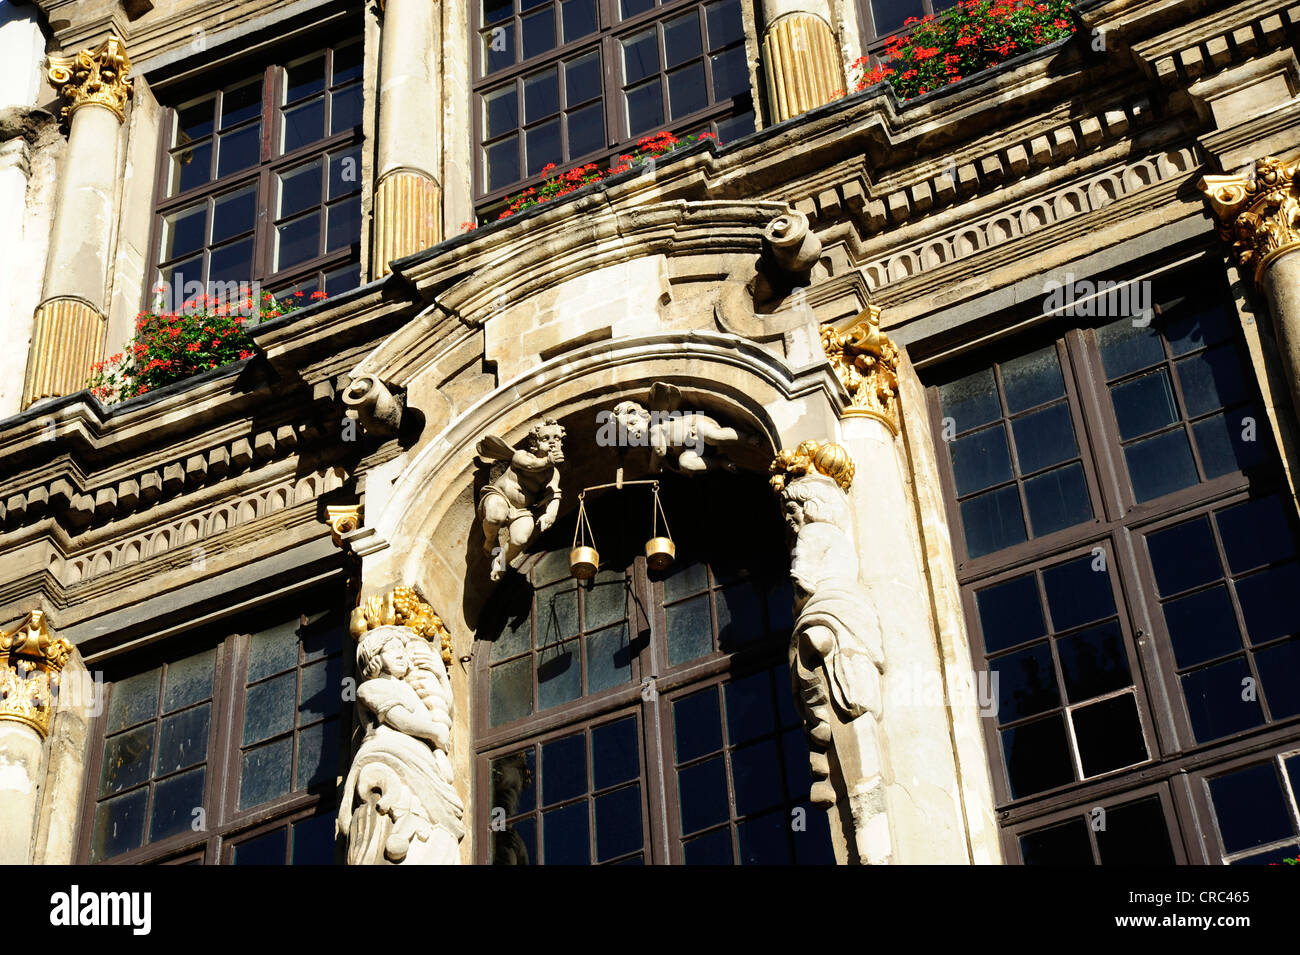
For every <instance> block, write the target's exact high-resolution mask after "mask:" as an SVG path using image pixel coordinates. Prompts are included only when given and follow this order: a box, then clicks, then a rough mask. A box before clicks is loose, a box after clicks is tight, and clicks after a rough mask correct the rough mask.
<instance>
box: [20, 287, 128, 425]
mask: <svg viewBox="0 0 1300 955" xmlns="http://www.w3.org/2000/svg"><path fill="white" fill-rule="evenodd" d="M107 325H108V323H107V320H106V319H105V318H104V316H102V315H101V314H100V313H99V312H98V311H97V310H96V309H94V308H92V307H91V306H89V305H87V304H86V303H85V302H83V301H81V300H80V299H69V298H65V299H53V300H51V301H48V302H45V303H44V304H42V305H41V306H40V307H39V308H37V309H36V317H35V320H34V321H33V323H32V345H31V349H30V351H29V352H28V353H27V375H26V377H25V379H24V380H23V398H22V407H23V408H27V407H28V406H29V405H31V404H32V403H33V402H36V401H40V400H41V399H42V398H54V397H58V396H60V395H70V394H73V393H75V392H78V391H81V390H82V389H83V388H85V387H86V382H87V380H88V379H89V378H90V367H91V365H93V364H94V363H95V362H96V361H98V360H99V356H100V354H101V353H102V352H103V349H104V333H105V329H106V328H107Z"/></svg>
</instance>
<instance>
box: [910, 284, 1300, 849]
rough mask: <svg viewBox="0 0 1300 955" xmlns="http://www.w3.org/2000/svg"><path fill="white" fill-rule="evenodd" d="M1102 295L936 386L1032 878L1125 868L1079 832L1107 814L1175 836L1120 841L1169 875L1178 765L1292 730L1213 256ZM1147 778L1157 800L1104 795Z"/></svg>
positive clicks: (1252, 423)
mask: <svg viewBox="0 0 1300 955" xmlns="http://www.w3.org/2000/svg"><path fill="white" fill-rule="evenodd" d="M1097 288H1099V289H1101V290H1102V291H1101V293H1100V294H1098V295H1097V296H1094V297H1093V298H1090V299H1081V300H1080V302H1079V303H1077V304H1073V305H1071V306H1069V308H1070V311H1071V314H1074V315H1084V316H1097V317H1095V318H1092V319H1091V320H1087V319H1085V320H1084V322H1083V323H1081V327H1076V328H1069V327H1068V326H1066V329H1065V330H1057V328H1052V327H1050V326H1049V327H1047V328H1046V330H1045V331H1043V332H1040V333H1037V334H1038V337H1037V338H1032V337H1031V338H1028V339H1023V340H1020V341H1017V342H1015V343H1014V344H1011V345H1007V346H1000V347H999V351H998V353H997V354H996V355H989V354H985V355H983V356H977V357H974V358H972V359H968V360H966V361H965V362H964V363H963V364H961V365H956V366H953V367H951V368H950V369H948V370H947V371H945V372H944V373H942V374H941V375H940V376H939V377H938V378H937V379H936V380H935V382H934V383H933V384H932V386H931V387H930V389H929V390H930V398H931V408H932V414H933V424H934V427H935V431H936V434H938V435H940V441H939V443H940V445H941V451H940V462H941V464H940V469H941V472H942V474H941V478H942V480H943V482H944V484H945V487H946V491H947V495H946V496H947V498H948V502H949V510H950V514H951V517H952V527H953V534H954V550H955V552H956V555H957V565H958V567H957V569H958V576H959V579H960V581H961V583H962V585H963V591H964V599H965V605H966V613H967V620H968V622H969V625H970V630H971V633H972V645H973V650H974V652H975V658H976V667H977V668H978V669H986V670H987V671H988V673H989V674H990V677H991V678H994V679H995V680H996V682H993V680H992V679H991V681H990V682H991V684H992V686H995V687H996V688H997V690H996V692H997V701H998V707H997V711H996V715H995V716H994V717H992V718H990V719H987V720H985V723H986V740H987V742H988V746H989V750H990V753H991V754H992V759H993V764H994V785H995V790H996V792H997V797H998V801H999V802H1000V804H1001V805H1002V806H1004V807H1007V809H1008V812H1007V813H1006V814H1005V819H1006V823H1005V824H1006V826H1007V840H1008V842H1007V845H1008V851H1009V854H1010V855H1011V856H1013V857H1016V856H1017V855H1018V856H1019V857H1020V858H1022V859H1023V860H1024V861H1026V862H1034V861H1051V860H1056V861H1058V862H1080V863H1084V862H1087V863H1092V862H1100V863H1108V862H1112V861H1120V860H1127V861H1141V860H1137V859H1134V858H1132V857H1131V855H1126V854H1125V853H1126V851H1127V850H1122V849H1119V848H1114V847H1115V846H1116V845H1117V843H1116V842H1115V841H1114V840H1113V839H1110V840H1109V841H1108V840H1107V839H1104V838H1102V839H1099V838H1098V837H1097V834H1096V831H1095V830H1093V829H1091V828H1090V826H1089V824H1090V821H1091V820H1090V819H1089V818H1086V815H1087V812H1091V811H1092V810H1094V809H1096V808H1097V807H1102V808H1105V807H1107V806H1114V807H1118V808H1117V809H1116V810H1115V812H1114V813H1111V818H1112V819H1114V818H1119V819H1121V820H1137V819H1139V818H1144V819H1145V818H1148V817H1149V818H1150V819H1152V820H1154V819H1156V818H1157V817H1158V818H1159V819H1160V820H1161V824H1160V826H1159V827H1158V828H1151V827H1148V829H1149V831H1151V832H1156V833H1166V834H1168V835H1169V839H1168V842H1166V840H1165V839H1164V838H1163V836H1161V837H1160V838H1154V837H1153V841H1149V842H1144V843H1131V844H1130V845H1143V846H1145V848H1144V849H1143V852H1144V853H1145V854H1146V858H1147V860H1148V861H1153V862H1155V861H1161V860H1164V861H1167V860H1168V859H1169V858H1170V855H1169V854H1170V853H1171V852H1172V853H1173V854H1174V856H1176V857H1178V858H1182V855H1181V853H1182V852H1183V849H1182V848H1180V846H1181V845H1182V844H1183V842H1184V841H1186V844H1189V845H1190V844H1193V843H1195V842H1197V841H1199V840H1198V837H1196V835H1195V833H1192V834H1190V835H1189V834H1188V833H1187V832H1186V831H1185V828H1186V827H1190V826H1193V825H1195V823H1194V819H1195V818H1196V815H1195V814H1193V813H1191V812H1190V811H1189V810H1186V809H1183V810H1177V809H1176V807H1177V806H1180V805H1182V806H1186V805H1187V804H1188V801H1189V800H1192V799H1193V798H1194V797H1193V795H1191V794H1185V798H1180V799H1174V798H1173V794H1174V792H1175V790H1176V788H1177V787H1178V786H1180V785H1183V784H1181V783H1178V782H1177V780H1176V778H1175V777H1176V775H1177V774H1178V772H1179V771H1180V769H1186V768H1196V769H1198V770H1202V771H1203V772H1204V773H1206V774H1208V775H1209V776H1213V775H1214V772H1215V770H1214V769H1213V768H1211V769H1209V770H1205V769H1204V767H1205V766H1206V764H1207V761H1208V762H1209V763H1210V764H1211V765H1212V766H1213V765H1219V763H1215V760H1216V758H1217V759H1219V760H1220V762H1221V760H1223V759H1227V758H1229V757H1230V756H1231V755H1232V754H1233V752H1234V751H1235V750H1234V746H1239V745H1240V742H1241V740H1242V738H1243V736H1245V735H1247V734H1256V735H1258V734H1259V733H1261V732H1265V731H1268V732H1271V733H1273V734H1274V735H1276V734H1285V735H1289V736H1292V737H1295V736H1297V735H1300V734H1297V728H1300V723H1297V721H1296V720H1295V719H1294V717H1297V716H1300V677H1297V674H1300V618H1297V616H1296V615H1295V613H1294V612H1293V611H1292V610H1291V609H1290V608H1289V605H1288V604H1287V598H1286V595H1287V594H1288V593H1289V592H1291V591H1290V589H1289V588H1291V587H1295V586H1300V563H1298V562H1297V544H1298V542H1300V532H1298V531H1297V525H1296V515H1295V513H1294V504H1293V500H1292V498H1291V497H1290V495H1289V493H1288V492H1287V490H1286V485H1285V481H1284V479H1283V475H1282V472H1281V467H1280V461H1279V460H1278V455H1277V452H1276V450H1275V448H1274V447H1273V445H1272V444H1271V442H1270V438H1269V426H1268V421H1267V419H1266V418H1265V417H1264V415H1263V412H1262V401H1261V399H1260V395H1259V393H1258V389H1257V387H1256V386H1255V384H1254V380H1253V375H1252V373H1251V371H1250V369H1249V360H1248V357H1247V354H1246V351H1245V346H1244V343H1243V341H1242V339H1241V333H1240V331H1239V328H1238V324H1237V316H1236V309H1235V305H1234V303H1233V301H1232V299H1231V296H1230V295H1229V292H1228V289H1227V284H1226V280H1225V279H1224V278H1223V277H1222V273H1221V270H1218V269H1215V268H1213V267H1212V265H1211V264H1210V263H1208V262H1206V263H1201V264H1193V265H1191V266H1189V267H1183V268H1175V269H1172V270H1166V271H1164V272H1161V273H1159V274H1157V275H1155V276H1153V277H1151V278H1148V279H1144V280H1142V281H1139V282H1134V283H1132V284H1129V285H1120V286H1114V283H1112V284H1111V287H1110V288H1109V290H1107V288H1106V286H1105V285H1104V284H1103V283H1097ZM1147 296H1149V301H1148V299H1147ZM1143 302H1148V304H1150V305H1151V306H1152V307H1151V310H1150V312H1149V313H1145V314H1144V312H1145V309H1144V308H1143V307H1142V305H1141V304H1139V303H1143ZM1056 321H1057V322H1061V323H1062V324H1064V318H1063V317H1061V318H1058V319H1056ZM1075 323H1078V322H1077V319H1076V321H1075ZM1058 327H1059V326H1058ZM1192 753H1195V754H1196V755H1195V760H1196V761H1195V762H1194V763H1192V764H1190V765H1188V764H1187V761H1188V760H1189V759H1190V758H1191V757H1190V755H1186V754H1192ZM1207 754H1208V755H1207ZM1139 772H1140V773H1141V775H1138V773H1139ZM1153 776H1155V777H1163V778H1166V779H1168V780H1169V782H1167V783H1165V784H1162V785H1160V786H1156V787H1155V788H1153V789H1152V790H1151V792H1150V795H1149V796H1147V797H1144V799H1142V800H1135V801H1134V800H1129V799H1128V798H1127V797H1125V798H1120V794H1121V793H1123V792H1124V791H1125V790H1126V789H1130V790H1131V789H1132V788H1133V786H1134V785H1135V784H1136V783H1137V782H1138V781H1145V782H1149V781H1150V779H1151V778H1152V777H1153ZM1213 788H1214V787H1213V785H1212V784H1211V785H1210V789H1209V791H1210V792H1212V791H1213ZM1129 795H1131V793H1130V794H1129ZM1195 798H1196V799H1198V800H1201V803H1202V804H1203V805H1204V807H1205V809H1206V811H1205V812H1204V813H1202V814H1201V816H1200V818H1210V817H1212V816H1213V815H1214V813H1213V812H1212V811H1210V804H1209V803H1205V799H1206V798H1208V797H1206V796H1204V794H1202V795H1197V796H1195ZM1121 809H1122V812H1121V811H1120V810H1121ZM1085 810H1086V811H1087V812H1085ZM1107 811H1108V812H1110V810H1107ZM1180 813H1181V814H1180ZM1047 823H1050V825H1049V824H1047ZM1124 824H1125V825H1128V824H1129V823H1128V822H1125V823H1124ZM1133 825H1134V826H1136V825H1137V823H1136V822H1134V823H1133ZM1144 825H1145V823H1144ZM1153 825H1154V824H1153ZM1180 834H1181V836H1182V837H1183V839H1180V838H1179V836H1180ZM1205 841H1206V842H1207V843H1209V842H1210V840H1209V839H1208V838H1207V839H1206V840H1205ZM1107 845H1110V846H1112V848H1110V849H1107ZM1171 847H1172V848H1171ZM1222 851H1223V853H1224V854H1225V855H1224V856H1217V857H1216V856H1213V855H1212V856H1211V857H1210V859H1209V861H1218V860H1219V859H1220V858H1223V857H1226V855H1228V854H1231V853H1233V852H1234V851H1236V850H1234V849H1232V848H1229V847H1227V846H1226V845H1225V846H1223V847H1222Z"/></svg>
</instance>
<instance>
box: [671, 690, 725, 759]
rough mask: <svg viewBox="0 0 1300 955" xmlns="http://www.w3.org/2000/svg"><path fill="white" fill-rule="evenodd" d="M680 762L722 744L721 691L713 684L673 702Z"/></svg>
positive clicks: (715, 749)
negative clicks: (719, 693)
mask: <svg viewBox="0 0 1300 955" xmlns="http://www.w3.org/2000/svg"><path fill="white" fill-rule="evenodd" d="M673 732H674V734H675V735H674V739H675V740H676V747H677V750H676V752H677V762H679V763H685V762H687V761H689V760H692V759H695V758H696V757H699V756H705V755H707V754H709V753H716V752H717V751H718V750H720V749H721V748H722V716H721V713H720V712H719V710H718V691H717V690H715V689H713V688H712V687H710V688H709V689H707V690H703V691H701V692H699V693H693V694H692V695H690V696H685V697H682V698H681V699H679V700H676V701H674V702H673Z"/></svg>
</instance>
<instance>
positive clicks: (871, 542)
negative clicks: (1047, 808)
mask: <svg viewBox="0 0 1300 955" xmlns="http://www.w3.org/2000/svg"><path fill="white" fill-rule="evenodd" d="M822 345H823V348H824V349H825V351H826V355H827V358H828V359H829V360H830V363H831V366H832V367H833V368H834V369H835V372H836V375H837V376H838V377H839V379H840V381H841V382H842V383H843V384H844V386H845V388H846V390H847V391H848V393H849V396H850V402H849V406H848V407H847V408H846V409H845V410H844V412H843V415H842V421H841V440H842V442H843V444H844V446H845V448H846V449H847V451H848V453H849V454H850V455H852V457H853V459H854V460H855V461H856V464H857V479H856V481H855V483H854V485H853V488H852V490H851V492H850V497H851V499H852V502H853V510H854V514H855V516H856V526H857V529H856V534H857V538H856V539H857V551H858V560H859V573H860V575H861V580H862V583H863V585H864V586H865V589H866V592H867V594H868V595H869V598H870V600H871V604H872V606H873V607H874V608H875V611H876V613H877V615H878V616H879V619H880V625H881V629H882V634H883V653H884V659H885V661H886V666H885V670H884V680H883V699H882V717H881V726H882V728H883V730H884V735H885V737H886V739H887V740H888V749H887V751H888V768H889V772H890V774H889V775H888V777H887V778H886V780H885V782H884V784H883V787H882V789H883V791H882V792H881V793H879V794H872V797H871V798H872V800H873V805H877V804H878V805H880V806H882V807H883V808H885V809H887V811H888V814H889V820H890V829H891V831H892V834H893V841H894V844H893V848H892V852H891V861H893V862H895V863H945V864H964V863H969V862H970V861H971V858H970V853H969V852H968V851H967V847H966V833H965V826H964V820H963V816H964V813H963V811H962V803H961V795H960V793H961V786H960V779H959V776H958V772H957V767H956V762H955V757H954V754H953V740H952V723H953V720H955V719H961V718H965V717H967V716H969V717H970V718H974V714H973V713H972V714H959V713H956V712H953V711H950V710H949V708H948V700H947V693H946V690H945V684H944V678H943V665H942V662H941V660H940V655H939V650H938V647H937V644H936V637H935V630H934V627H933V625H932V619H931V613H930V588H929V583H928V581H927V578H926V570H925V562H924V558H923V556H922V545H921V536H920V528H919V527H918V525H917V520H916V515H915V509H914V506H913V502H912V498H911V495H910V494H909V483H910V481H909V478H908V474H909V467H908V465H907V462H906V458H905V453H904V448H903V446H902V441H901V440H900V438H899V407H898V394H899V387H898V362H899V353H898V349H897V348H896V347H895V346H894V344H893V343H892V342H891V341H890V340H889V339H888V338H887V337H886V336H885V335H884V334H882V333H881V331H880V309H878V308H876V307H875V306H870V307H868V308H867V309H866V310H865V311H863V312H862V313H861V314H860V315H858V317H857V321H856V322H855V324H854V325H853V326H852V327H850V328H849V329H847V330H846V331H839V330H837V329H835V328H833V327H831V326H826V327H824V328H823V330H822ZM855 818H856V813H855Z"/></svg>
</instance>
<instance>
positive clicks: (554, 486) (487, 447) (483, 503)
mask: <svg viewBox="0 0 1300 955" xmlns="http://www.w3.org/2000/svg"><path fill="white" fill-rule="evenodd" d="M563 440H564V426H563V425H561V424H560V423H559V422H558V421H556V420H555V419H554V418H543V419H541V420H540V421H538V422H536V423H535V424H534V425H533V427H532V429H531V430H530V431H529V432H528V438H527V440H526V442H525V443H526V447H525V448H524V449H522V450H521V449H517V448H513V447H511V446H510V445H509V444H507V443H506V442H505V441H503V440H501V438H498V437H497V436H496V435H488V436H487V437H485V438H483V439H482V440H481V441H479V443H478V446H477V449H476V450H477V451H478V454H479V456H480V457H482V458H485V459H487V460H490V461H508V462H509V467H507V468H506V470H505V471H504V472H503V473H502V474H501V476H500V477H498V478H497V479H496V480H494V481H492V482H491V483H489V484H488V485H487V486H486V487H484V488H483V493H482V495H481V496H480V497H479V501H478V517H479V520H480V521H482V522H483V551H484V553H486V554H487V555H488V556H489V557H491V558H492V579H493V580H500V579H501V578H502V577H503V576H504V575H505V572H506V569H507V568H508V567H509V566H510V565H511V563H512V562H513V561H514V559H515V558H516V557H518V556H519V554H520V553H521V552H522V551H523V549H524V548H525V547H527V546H528V542H529V541H530V540H531V539H532V537H533V534H534V533H540V532H545V531H546V530H548V529H549V528H550V526H551V525H552V524H554V523H555V518H556V516H557V515H558V514H559V512H560V471H559V467H558V465H560V464H562V463H564V447H563Z"/></svg>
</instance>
